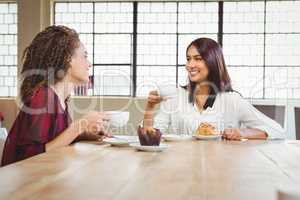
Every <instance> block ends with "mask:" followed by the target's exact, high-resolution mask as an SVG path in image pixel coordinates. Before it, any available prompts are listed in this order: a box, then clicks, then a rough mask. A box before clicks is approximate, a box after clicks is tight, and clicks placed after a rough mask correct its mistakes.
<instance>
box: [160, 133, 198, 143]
mask: <svg viewBox="0 0 300 200" xmlns="http://www.w3.org/2000/svg"><path fill="white" fill-rule="evenodd" d="M162 138H163V139H164V140H165V141H170V142H173V141H174V142H176V141H182V140H190V139H192V136H190V135H176V134H166V135H162Z"/></svg>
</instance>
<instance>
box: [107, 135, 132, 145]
mask: <svg viewBox="0 0 300 200" xmlns="http://www.w3.org/2000/svg"><path fill="white" fill-rule="evenodd" d="M103 142H105V143H108V144H110V145H112V146H129V144H130V143H135V142H138V138H137V136H125V135H118V136H113V137H111V138H105V139H103Z"/></svg>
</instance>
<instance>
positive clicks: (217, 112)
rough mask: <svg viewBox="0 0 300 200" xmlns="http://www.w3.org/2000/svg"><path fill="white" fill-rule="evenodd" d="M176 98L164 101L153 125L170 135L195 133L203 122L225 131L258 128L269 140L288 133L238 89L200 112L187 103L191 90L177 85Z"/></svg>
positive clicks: (279, 137) (222, 95)
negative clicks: (188, 90)
mask: <svg viewBox="0 0 300 200" xmlns="http://www.w3.org/2000/svg"><path fill="white" fill-rule="evenodd" d="M177 90H178V95H177V97H176V98H171V99H168V100H166V101H163V102H162V103H161V105H160V109H159V111H158V113H157V115H156V116H155V117H154V123H153V127H155V128H158V129H160V130H161V132H162V133H166V134H167V133H169V134H189V135H192V134H193V133H194V132H195V131H196V129H197V128H198V126H199V125H200V123H202V122H208V123H210V124H212V125H213V126H215V127H217V129H218V130H220V131H223V130H224V129H226V128H256V129H259V130H262V131H265V132H266V133H267V134H268V139H283V138H285V132H284V130H283V129H282V127H281V126H280V125H279V124H278V123H277V122H275V121H274V120H272V119H270V118H268V117H267V116H265V115H264V114H262V113H261V112H259V111H258V110H257V109H256V108H255V107H253V106H252V105H251V104H250V103H249V102H248V101H246V100H245V99H243V98H242V97H241V95H240V94H238V93H236V92H225V93H219V94H218V95H217V96H216V99H215V102H214V104H213V106H212V107H208V108H207V109H206V110H203V111H201V112H200V111H199V110H198V108H197V106H196V105H193V104H192V103H189V102H188V92H187V91H186V90H185V89H183V88H178V89H177Z"/></svg>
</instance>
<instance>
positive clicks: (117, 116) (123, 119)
mask: <svg viewBox="0 0 300 200" xmlns="http://www.w3.org/2000/svg"><path fill="white" fill-rule="evenodd" d="M105 113H106V114H107V116H108V118H109V119H110V121H109V123H110V125H111V126H113V127H122V126H125V125H126V124H127V122H128V120H129V112H127V111H106V112H105Z"/></svg>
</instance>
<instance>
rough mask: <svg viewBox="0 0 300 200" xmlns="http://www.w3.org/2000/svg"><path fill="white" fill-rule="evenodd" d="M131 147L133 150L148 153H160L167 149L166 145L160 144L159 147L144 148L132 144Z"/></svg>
mask: <svg viewBox="0 0 300 200" xmlns="http://www.w3.org/2000/svg"><path fill="white" fill-rule="evenodd" d="M130 146H131V147H133V148H135V149H136V150H138V151H149V152H160V151H164V150H165V149H167V148H168V147H169V145H167V144H160V145H159V146H144V145H140V143H132V144H130Z"/></svg>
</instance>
